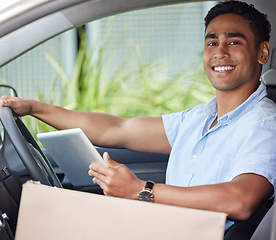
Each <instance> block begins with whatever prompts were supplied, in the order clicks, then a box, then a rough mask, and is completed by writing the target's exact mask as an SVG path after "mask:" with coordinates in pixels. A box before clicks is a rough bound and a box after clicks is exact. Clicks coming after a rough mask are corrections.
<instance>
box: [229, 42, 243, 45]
mask: <svg viewBox="0 0 276 240" xmlns="http://www.w3.org/2000/svg"><path fill="white" fill-rule="evenodd" d="M239 44H241V43H240V42H238V41H231V42H230V43H229V45H239Z"/></svg>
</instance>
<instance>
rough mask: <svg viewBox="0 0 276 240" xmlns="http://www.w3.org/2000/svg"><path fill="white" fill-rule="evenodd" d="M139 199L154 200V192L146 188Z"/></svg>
mask: <svg viewBox="0 0 276 240" xmlns="http://www.w3.org/2000/svg"><path fill="white" fill-rule="evenodd" d="M139 200H140V201H145V202H153V194H152V193H151V192H150V191H148V190H144V191H142V192H140V194H139Z"/></svg>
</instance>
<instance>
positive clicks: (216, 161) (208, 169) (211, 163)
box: [190, 152, 227, 186]
mask: <svg viewBox="0 0 276 240" xmlns="http://www.w3.org/2000/svg"><path fill="white" fill-rule="evenodd" d="M224 159H225V156H224V155H223V154H219V153H216V152H208V153H205V154H202V155H201V156H199V157H198V158H197V161H196V163H195V164H196V166H195V171H194V175H193V177H192V179H191V181H190V186H199V185H207V184H216V183H220V182H222V181H223V179H224V178H223V177H222V176H223V173H222V172H221V166H222V164H223V162H224ZM224 168H225V167H224ZM226 170H227V168H225V169H223V172H224V171H226Z"/></svg>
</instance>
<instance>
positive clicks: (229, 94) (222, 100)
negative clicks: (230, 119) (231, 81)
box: [216, 82, 260, 118]
mask: <svg viewBox="0 0 276 240" xmlns="http://www.w3.org/2000/svg"><path fill="white" fill-rule="evenodd" d="M259 85H260V82H256V84H254V85H252V86H251V87H249V88H246V89H245V88H237V89H234V90H231V91H220V90H216V97H217V108H218V118H220V117H222V116H224V115H225V114H227V113H229V112H231V111H233V110H234V109H236V108H237V107H239V106H240V105H241V104H242V103H243V102H245V101H246V99H248V98H249V96H250V95H251V94H252V93H253V92H255V91H256V90H257V88H258V87H259Z"/></svg>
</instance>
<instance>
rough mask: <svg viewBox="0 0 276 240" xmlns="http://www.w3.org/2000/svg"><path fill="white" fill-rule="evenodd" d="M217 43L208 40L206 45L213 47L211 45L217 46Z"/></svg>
mask: <svg viewBox="0 0 276 240" xmlns="http://www.w3.org/2000/svg"><path fill="white" fill-rule="evenodd" d="M217 45H218V44H217V43H216V42H209V43H207V46H210V47H213V46H217Z"/></svg>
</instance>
